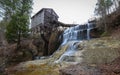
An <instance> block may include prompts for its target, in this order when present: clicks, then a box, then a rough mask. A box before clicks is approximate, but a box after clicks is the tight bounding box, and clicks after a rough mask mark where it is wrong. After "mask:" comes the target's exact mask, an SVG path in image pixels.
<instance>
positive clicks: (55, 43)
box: [48, 31, 62, 55]
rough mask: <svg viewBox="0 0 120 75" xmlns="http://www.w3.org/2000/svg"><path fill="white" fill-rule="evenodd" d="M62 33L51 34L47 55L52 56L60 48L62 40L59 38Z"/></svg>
mask: <svg viewBox="0 0 120 75" xmlns="http://www.w3.org/2000/svg"><path fill="white" fill-rule="evenodd" d="M61 33H62V31H56V32H53V33H52V34H51V36H50V39H49V45H48V54H49V55H51V54H53V53H54V52H55V51H56V50H57V49H58V48H59V46H60V44H61V40H62V38H60V35H61Z"/></svg>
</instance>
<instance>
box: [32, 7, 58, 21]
mask: <svg viewBox="0 0 120 75" xmlns="http://www.w3.org/2000/svg"><path fill="white" fill-rule="evenodd" d="M44 10H52V11H53V12H54V13H55V11H54V10H53V9H52V8H42V9H41V10H40V11H38V12H37V13H36V14H35V15H34V16H32V17H31V19H32V18H34V17H35V16H36V15H38V14H39V13H41V12H42V11H44ZM55 15H56V16H57V17H58V18H59V16H58V15H57V14H56V13H55Z"/></svg>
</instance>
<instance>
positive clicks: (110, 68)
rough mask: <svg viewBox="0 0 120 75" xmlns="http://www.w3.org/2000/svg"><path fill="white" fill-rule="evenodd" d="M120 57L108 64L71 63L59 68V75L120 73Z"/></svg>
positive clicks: (118, 74)
mask: <svg viewBox="0 0 120 75" xmlns="http://www.w3.org/2000/svg"><path fill="white" fill-rule="evenodd" d="M119 62H120V57H118V58H116V59H115V60H114V61H112V62H111V63H110V64H99V65H95V64H91V65H83V64H82V65H81V64H77V65H73V66H69V67H67V68H64V69H61V70H60V75H120V63H119Z"/></svg>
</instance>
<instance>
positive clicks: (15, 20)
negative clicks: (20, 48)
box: [0, 0, 33, 42]
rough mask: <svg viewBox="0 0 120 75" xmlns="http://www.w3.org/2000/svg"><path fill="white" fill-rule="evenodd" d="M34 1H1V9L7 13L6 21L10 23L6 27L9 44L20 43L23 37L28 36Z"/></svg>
mask: <svg viewBox="0 0 120 75" xmlns="http://www.w3.org/2000/svg"><path fill="white" fill-rule="evenodd" d="M32 1H33V0H6V1H0V8H2V9H3V10H4V11H5V14H4V16H5V17H4V20H6V21H8V22H9V24H8V25H7V27H6V37H7V39H8V41H9V42H12V41H18V42H20V39H21V37H26V36H27V34H28V30H29V26H28V25H29V18H30V14H31V9H32Z"/></svg>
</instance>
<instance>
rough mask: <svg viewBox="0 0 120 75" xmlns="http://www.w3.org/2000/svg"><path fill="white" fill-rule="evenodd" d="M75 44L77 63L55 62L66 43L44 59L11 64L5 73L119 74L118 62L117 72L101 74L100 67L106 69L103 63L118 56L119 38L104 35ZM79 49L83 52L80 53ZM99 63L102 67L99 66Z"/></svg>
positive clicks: (65, 47)
mask: <svg viewBox="0 0 120 75" xmlns="http://www.w3.org/2000/svg"><path fill="white" fill-rule="evenodd" d="M77 44H78V45H77V51H76V53H74V56H76V57H77V58H78V60H80V61H78V63H74V62H66V61H63V62H60V63H55V61H57V60H58V59H59V58H60V56H61V55H62V54H63V53H64V52H65V51H66V50H67V48H68V45H67V44H66V45H64V46H61V47H60V48H59V50H57V51H56V52H55V53H54V54H53V55H52V56H50V57H48V58H46V59H40V60H34V61H27V62H23V63H20V64H18V65H16V66H11V67H9V68H6V73H7V74H8V75H119V69H120V67H118V66H119V65H120V64H119V63H116V67H117V69H118V71H117V74H107V73H103V74H102V72H101V69H102V68H103V69H102V70H103V71H104V70H106V69H104V68H106V67H109V65H104V64H110V63H111V62H112V61H114V60H115V58H118V57H119V56H120V40H115V39H112V38H111V37H104V38H97V39H92V40H89V41H83V42H82V43H77ZM81 51H83V52H82V53H81ZM79 58H81V59H79ZM117 60H118V61H119V60H120V59H117ZM71 65H72V66H71ZM101 65H102V68H100V67H101ZM106 71H107V70H106ZM109 71H111V70H108V72H109ZM111 72H112V71H111Z"/></svg>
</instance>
